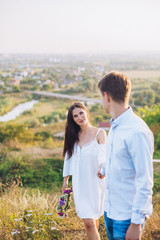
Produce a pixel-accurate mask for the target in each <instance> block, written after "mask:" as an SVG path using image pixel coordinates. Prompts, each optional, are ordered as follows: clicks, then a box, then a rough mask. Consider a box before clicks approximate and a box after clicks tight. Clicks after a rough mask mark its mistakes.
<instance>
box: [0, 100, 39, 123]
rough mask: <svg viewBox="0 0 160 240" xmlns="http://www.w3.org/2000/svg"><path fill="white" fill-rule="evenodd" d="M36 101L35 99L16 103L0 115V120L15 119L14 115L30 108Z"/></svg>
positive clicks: (16, 115)
mask: <svg viewBox="0 0 160 240" xmlns="http://www.w3.org/2000/svg"><path fill="white" fill-rule="evenodd" d="M37 102H38V101H37V100H32V101H29V102H25V103H21V104H19V105H17V106H16V107H14V108H13V109H12V110H11V111H10V112H8V113H7V114H5V115H3V116H0V122H8V121H10V120H14V119H16V117H18V116H19V115H20V114H21V113H23V112H25V111H28V110H31V109H32V108H33V106H34V104H35V103H37Z"/></svg>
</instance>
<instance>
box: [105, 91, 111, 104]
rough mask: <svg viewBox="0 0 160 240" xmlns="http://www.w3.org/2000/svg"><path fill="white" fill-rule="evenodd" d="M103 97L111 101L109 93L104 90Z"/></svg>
mask: <svg viewBox="0 0 160 240" xmlns="http://www.w3.org/2000/svg"><path fill="white" fill-rule="evenodd" d="M104 97H105V99H106V100H107V102H110V101H111V97H110V95H109V94H108V93H107V92H104Z"/></svg>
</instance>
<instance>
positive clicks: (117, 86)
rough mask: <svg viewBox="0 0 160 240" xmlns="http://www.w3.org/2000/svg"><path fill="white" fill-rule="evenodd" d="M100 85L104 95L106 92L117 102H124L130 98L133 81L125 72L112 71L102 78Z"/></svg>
mask: <svg viewBox="0 0 160 240" xmlns="http://www.w3.org/2000/svg"><path fill="white" fill-rule="evenodd" d="M98 87H99V89H100V91H101V93H102V94H103V95H104V92H106V93H108V94H109V95H110V96H111V98H112V99H113V100H114V101H115V102H120V103H122V102H126V101H127V100H128V98H129V94H130V90H131V82H130V79H129V78H128V77H127V76H126V75H125V74H123V73H120V72H110V73H108V74H107V75H105V76H104V77H103V78H102V79H101V80H100V82H99V83H98Z"/></svg>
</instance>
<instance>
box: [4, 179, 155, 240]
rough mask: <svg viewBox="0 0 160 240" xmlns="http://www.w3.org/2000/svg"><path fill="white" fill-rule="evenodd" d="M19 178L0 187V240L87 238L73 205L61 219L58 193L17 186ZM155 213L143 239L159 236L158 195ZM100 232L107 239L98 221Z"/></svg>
mask: <svg viewBox="0 0 160 240" xmlns="http://www.w3.org/2000/svg"><path fill="white" fill-rule="evenodd" d="M20 185H21V181H20V179H15V180H14V181H12V182H10V183H8V185H5V186H4V185H1V186H0V197H1V198H0V214H1V218H0V239H5V240H9V239H15V240H23V239H24V240H26V239H28V240H29V239H31V240H32V239H35V240H36V239H37V240H47V239H48V240H49V239H57V240H58V239H59V240H62V239H64V240H72V239H79V240H85V239H86V232H85V227H84V224H83V221H82V220H81V219H79V218H78V217H77V215H76V214H75V209H74V205H73V202H72V209H71V210H70V211H69V212H68V217H66V218H63V219H61V218H60V217H59V216H58V215H57V212H56V207H57V205H58V201H59V197H60V195H61V193H60V191H59V190H58V189H56V190H55V191H52V192H50V193H42V192H41V191H39V190H38V189H36V190H31V189H26V188H23V187H21V186H20ZM153 203H154V211H153V214H152V216H151V217H150V219H148V220H147V222H146V226H145V229H144V233H143V237H142V240H158V239H159V237H160V226H159V222H160V211H159V210H160V194H159V193H157V194H155V195H154V197H153ZM99 233H100V236H101V239H102V240H107V237H106V232H105V227H104V218H103V216H102V217H101V218H100V227H99Z"/></svg>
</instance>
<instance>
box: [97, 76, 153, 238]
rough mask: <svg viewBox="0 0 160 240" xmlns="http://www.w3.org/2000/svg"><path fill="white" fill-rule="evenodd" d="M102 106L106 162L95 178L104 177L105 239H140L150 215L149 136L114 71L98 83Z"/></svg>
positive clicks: (128, 88) (126, 86)
mask: <svg viewBox="0 0 160 240" xmlns="http://www.w3.org/2000/svg"><path fill="white" fill-rule="evenodd" d="M98 87H99V89H100V92H101V99H102V106H103V108H104V109H105V111H106V112H107V113H110V114H111V117H112V119H111V125H112V126H111V129H110V131H109V134H108V139H107V156H106V158H107V160H106V162H105V164H104V167H103V168H102V169H101V171H99V172H98V176H99V177H100V178H102V177H103V176H105V177H106V200H105V207H104V210H105V212H104V217H105V226H106V230H107V235H108V238H109V240H116V239H117V240H122V239H125V240H138V239H141V234H142V230H143V226H144V224H145V219H146V217H147V216H149V215H151V213H152V187H153V168H152V157H153V150H154V139H153V134H152V132H151V131H150V129H149V128H148V126H147V125H146V123H145V122H144V121H143V120H142V119H141V118H139V117H138V116H137V115H135V114H134V113H133V111H132V108H131V107H130V106H129V95H130V91H131V83H130V80H129V78H128V77H127V76H125V75H124V74H122V73H118V72H111V73H109V74H107V75H106V76H105V77H104V78H103V79H102V80H101V81H100V82H99V84H98Z"/></svg>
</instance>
